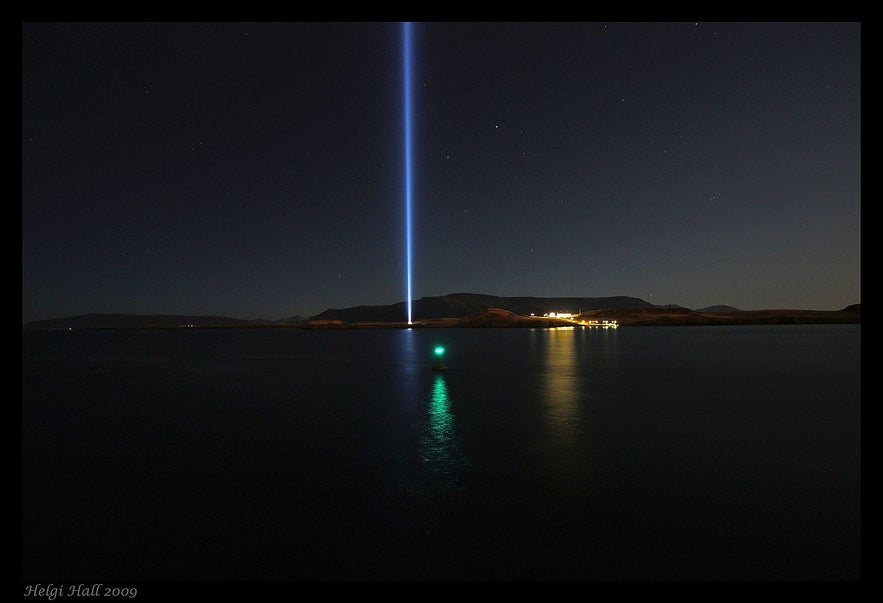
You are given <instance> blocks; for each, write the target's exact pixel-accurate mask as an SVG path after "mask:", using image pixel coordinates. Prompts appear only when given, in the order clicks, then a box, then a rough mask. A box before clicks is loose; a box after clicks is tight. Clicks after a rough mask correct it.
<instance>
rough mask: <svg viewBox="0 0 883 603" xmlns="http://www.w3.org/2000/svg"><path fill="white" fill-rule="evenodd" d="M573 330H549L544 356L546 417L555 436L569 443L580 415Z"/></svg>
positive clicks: (577, 334) (575, 337)
mask: <svg viewBox="0 0 883 603" xmlns="http://www.w3.org/2000/svg"><path fill="white" fill-rule="evenodd" d="M581 333H582V332H581V331H579V332H578V331H576V330H574V329H573V328H569V329H567V328H565V329H548V330H547V331H546V333H545V335H546V341H545V344H546V345H545V350H544V354H543V361H544V362H543V393H544V401H545V409H546V418H547V420H548V425H549V427H550V428H551V430H552V432H553V434H554V436H556V437H558V438H563V439H564V440H565V441H569V440H571V439H572V438H573V436H574V432H575V430H576V424H575V423H576V421H577V413H578V412H579V394H580V392H579V379H578V371H577V354H576V346H577V337H578V336H579V335H580V334H581Z"/></svg>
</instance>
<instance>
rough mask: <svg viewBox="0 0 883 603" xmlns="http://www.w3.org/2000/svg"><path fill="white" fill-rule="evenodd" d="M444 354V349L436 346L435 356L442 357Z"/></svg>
mask: <svg viewBox="0 0 883 603" xmlns="http://www.w3.org/2000/svg"><path fill="white" fill-rule="evenodd" d="M444 353H445V349H444V348H443V347H441V346H436V348H435V355H436V356H443V355H444Z"/></svg>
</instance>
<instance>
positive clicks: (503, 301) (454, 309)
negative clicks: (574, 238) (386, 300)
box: [311, 293, 653, 322]
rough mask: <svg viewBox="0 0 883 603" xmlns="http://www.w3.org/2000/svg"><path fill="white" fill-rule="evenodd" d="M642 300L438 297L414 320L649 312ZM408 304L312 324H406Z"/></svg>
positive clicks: (421, 304)
mask: <svg viewBox="0 0 883 603" xmlns="http://www.w3.org/2000/svg"><path fill="white" fill-rule="evenodd" d="M652 306H653V304H650V303H648V302H646V301H644V300H643V299H639V298H637V297H627V296H613V297H499V296H496V295H484V294H480V293H451V294H448V295H441V296H435V297H423V298H420V299H418V300H414V301H413V303H412V314H413V318H414V319H415V320H417V319H420V320H429V319H437V318H464V317H466V316H470V315H472V314H475V313H476V312H483V311H485V310H487V309H488V308H500V309H503V310H508V311H510V312H513V313H515V314H524V315H530V314H536V315H538V316H542V315H543V314H546V313H548V312H571V313H573V314H577V313H578V312H580V311H582V312H586V311H589V310H606V309H609V308H649V307H652ZM407 319H408V316H407V308H406V305H405V302H399V303H397V304H390V305H386V306H355V307H353V308H342V309H329V310H325V311H324V312H322V313H321V314H317V315H316V316H314V317H312V319H311V320H342V321H344V322H401V321H406V320H407Z"/></svg>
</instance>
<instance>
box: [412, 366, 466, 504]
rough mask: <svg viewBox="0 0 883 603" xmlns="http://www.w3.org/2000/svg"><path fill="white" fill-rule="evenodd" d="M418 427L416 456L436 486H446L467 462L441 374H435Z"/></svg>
mask: <svg viewBox="0 0 883 603" xmlns="http://www.w3.org/2000/svg"><path fill="white" fill-rule="evenodd" d="M426 410H427V416H426V419H425V421H424V423H423V425H422V426H421V430H420V456H421V458H422V459H423V462H424V464H425V467H426V469H427V470H428V471H429V474H430V475H429V477H430V479H431V480H432V481H433V482H434V483H435V484H436V486H437V487H442V488H444V489H447V488H450V487H451V486H453V485H454V484H455V483H456V481H457V476H458V474H459V472H460V470H461V469H462V468H463V467H464V466H465V465H466V464H467V461H466V458H465V456H464V455H463V453H462V451H461V450H460V447H459V443H458V441H457V434H456V430H455V427H456V426H455V423H454V414H453V412H452V411H451V399H450V397H449V395H448V386H447V384H446V383H445V377H444V375H441V374H438V373H437V374H436V375H435V379H434V380H433V382H432V389H431V391H430V395H429V399H428V401H427V409H426Z"/></svg>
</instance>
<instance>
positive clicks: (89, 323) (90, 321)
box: [24, 314, 271, 329]
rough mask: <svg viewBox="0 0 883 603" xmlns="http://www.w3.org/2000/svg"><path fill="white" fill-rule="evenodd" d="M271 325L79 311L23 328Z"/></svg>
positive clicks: (219, 318)
mask: <svg viewBox="0 0 883 603" xmlns="http://www.w3.org/2000/svg"><path fill="white" fill-rule="evenodd" d="M261 324H271V321H268V320H260V319H258V320H246V319H241V318H229V317H227V316H178V315H173V314H81V315H79V316H69V317H67V318H52V319H48V320H35V321H32V322H29V323H26V324H25V325H24V328H25V329H149V328H172V327H235V326H252V325H261Z"/></svg>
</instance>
